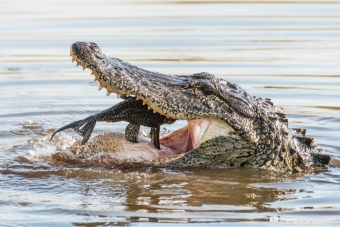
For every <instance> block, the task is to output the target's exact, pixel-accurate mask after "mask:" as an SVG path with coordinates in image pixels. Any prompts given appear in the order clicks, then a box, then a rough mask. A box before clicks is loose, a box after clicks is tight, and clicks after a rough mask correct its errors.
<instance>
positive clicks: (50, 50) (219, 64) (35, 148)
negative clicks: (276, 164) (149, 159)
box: [0, 0, 340, 226]
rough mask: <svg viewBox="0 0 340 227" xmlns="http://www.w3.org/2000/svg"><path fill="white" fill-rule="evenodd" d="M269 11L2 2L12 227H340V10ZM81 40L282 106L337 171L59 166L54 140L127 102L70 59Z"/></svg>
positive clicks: (0, 204) (0, 145)
mask: <svg viewBox="0 0 340 227" xmlns="http://www.w3.org/2000/svg"><path fill="white" fill-rule="evenodd" d="M258 2H259V1H252V0H249V1H228V0H225V1H223V0H221V1H212V2H211V3H207V2H205V1H191V0H188V1H184V2H183V1H171V0H169V1H167V0H165V1H153V0H150V1H147V0H145V1H144V0H136V1H132V0H131V1H109V0H100V1H85V0H82V1H79V0H77V1H42V0H41V1H38V0H33V1H24V0H21V1H6V0H0V21H1V22H0V210H1V212H0V225H1V226H6V225H8V226H130V225H131V226H189V225H190V226H192V225H194V226H223V225H225V224H227V222H230V223H228V224H232V225H237V226H244V225H254V226H255V225H265V226H266V225H269V224H270V223H269V222H279V223H281V222H285V223H287V222H288V223H290V222H295V224H298V225H304V224H307V222H308V225H310V226H320V225H323V226H325V225H334V226H337V225H338V224H339V223H338V222H339V221H340V196H339V192H340V171H339V167H340V142H339V141H340V135H339V132H340V119H339V117H340V104H339V100H340V2H338V1H304V0H300V1H293V0H292V1H285V2H286V3H284V2H283V1H261V3H258ZM287 2H288V3H287ZM310 2H312V3H310ZM75 41H95V42H97V43H98V44H99V46H101V47H102V49H103V51H104V53H106V54H107V55H108V56H112V57H118V58H121V59H123V60H125V61H128V62H131V63H133V64H135V65H138V66H140V67H143V68H146V69H149V70H153V71H159V72H163V73H168V74H187V75H189V74H193V73H196V72H202V71H206V72H210V73H213V74H215V75H216V76H219V77H222V78H224V79H227V80H229V81H232V82H234V83H237V84H239V85H241V86H242V87H243V88H245V89H246V90H247V91H248V92H249V93H250V94H253V95H256V96H260V97H270V98H272V100H273V101H274V103H275V104H276V105H278V106H282V107H284V109H285V111H286V113H287V116H288V118H289V124H290V126H291V127H303V128H306V129H307V131H308V134H309V135H311V136H313V137H314V138H315V143H316V144H317V145H318V146H320V147H321V148H322V149H323V152H324V153H325V154H329V155H331V156H332V159H333V160H332V166H331V167H330V168H329V171H328V172H324V173H317V174H293V175H285V174H277V173H271V172H263V171H253V170H252V171H249V170H246V169H231V170H197V169H195V170H191V169H186V170H169V169H138V170H121V169H102V168H88V167H82V166H65V165H61V164H55V163H51V162H50V161H49V158H48V157H49V156H50V155H51V154H53V152H55V151H56V148H55V146H54V144H53V143H51V142H46V141H43V140H44V137H45V136H47V135H50V133H51V132H52V131H54V130H55V129H57V128H59V127H61V126H62V125H65V124H67V123H69V122H72V121H75V120H78V119H82V118H84V117H86V116H88V115H90V114H93V113H95V112H98V111H101V110H103V109H106V108H108V107H110V106H112V105H113V104H115V103H117V102H118V99H117V98H116V97H114V95H111V96H109V97H106V95H105V91H101V92H98V91H97V86H98V84H97V83H96V82H93V76H90V71H88V70H85V71H82V70H81V69H80V68H79V67H78V68H77V67H75V64H74V63H71V58H70V56H69V46H70V45H71V44H72V43H73V42H75ZM29 118H31V119H32V120H33V122H34V123H33V125H30V123H29ZM185 124H186V123H185V122H180V121H178V122H176V123H175V124H173V125H171V126H167V129H168V130H170V131H173V130H175V129H177V128H179V127H181V126H183V125H185ZM125 125H126V123H123V122H122V123H115V124H106V123H100V124H97V126H96V130H103V131H116V132H120V131H123V130H124V127H125ZM72 136H76V135H75V134H72V133H71V132H69V134H66V135H65V137H67V138H72ZM193 223H195V224H193ZM285 223H281V224H285Z"/></svg>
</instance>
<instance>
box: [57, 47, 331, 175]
mask: <svg viewBox="0 0 340 227" xmlns="http://www.w3.org/2000/svg"><path fill="white" fill-rule="evenodd" d="M71 56H72V60H75V61H76V62H77V65H81V66H82V67H85V68H88V69H90V70H91V72H92V74H93V75H94V77H95V80H97V81H98V82H99V84H100V86H99V90H100V89H101V88H105V89H106V90H107V95H109V94H111V93H115V94H117V95H121V98H123V99H124V101H122V102H120V103H118V104H116V105H115V106H112V107H110V108H109V109H106V110H104V111H101V112H99V113H98V114H95V115H91V116H89V117H87V118H85V119H83V120H78V121H75V122H72V123H70V124H68V125H66V126H64V127H62V128H60V129H58V130H57V131H56V132H55V133H54V134H53V135H52V137H53V136H54V135H55V134H56V133H57V132H60V131H62V130H64V129H67V128H72V129H74V130H75V131H76V132H77V133H78V134H80V135H81V136H82V137H83V140H82V142H78V143H76V144H74V145H72V146H71V148H70V150H69V151H65V152H58V153H56V154H55V155H54V158H55V159H56V160H62V161H67V162H72V163H77V162H79V163H87V164H94V165H97V164H101V165H105V166H108V167H112V166H122V167H141V166H155V167H169V168H183V167H184V168H185V167H204V168H231V167H248V168H256V169H265V170H278V171H290V172H294V171H296V172H301V171H319V170H327V165H328V164H329V161H330V156H328V155H325V154H321V153H320V151H319V149H316V147H315V146H314V145H313V142H314V139H313V138H312V137H309V136H306V130H305V129H302V128H295V129H293V128H289V127H288V119H287V118H286V115H285V113H284V111H283V109H282V108H281V107H277V106H275V105H274V103H273V101H272V100H271V99H269V98H266V99H262V98H259V97H255V96H251V95H249V94H248V93H247V92H246V91H245V90H244V89H242V88H241V87H240V86H238V85H237V84H234V83H231V82H229V81H226V80H223V79H221V78H217V77H215V76H214V75H212V74H209V73H205V72H203V73H196V74H192V75H189V76H172V75H166V74H161V73H156V72H151V71H147V70H144V69H141V68H138V67H136V66H133V65H130V64H129V63H127V62H124V61H122V60H120V59H117V58H111V57H108V56H106V55H104V54H103V53H102V51H101V49H100V48H99V47H98V45H97V44H96V43H93V42H76V43H74V44H73V45H72V46H71ZM176 120H186V121H187V122H188V125H187V126H186V127H184V128H182V129H178V130H177V131H175V132H173V133H171V134H170V135H167V136H164V137H159V131H160V130H159V128H160V126H161V125H162V124H172V123H173V122H174V121H176ZM100 121H106V122H117V121H127V122H129V124H128V126H127V128H126V130H125V134H117V133H113V134H112V133H111V134H103V135H98V136H96V137H94V138H92V139H91V140H89V138H90V135H91V134H92V131H93V129H94V127H95V124H96V122H100ZM140 125H144V126H147V127H151V134H150V136H151V142H149V141H148V140H145V139H143V138H138V134H139V126H140ZM88 140H89V141H88ZM77 144H78V145H77ZM80 144H82V145H80Z"/></svg>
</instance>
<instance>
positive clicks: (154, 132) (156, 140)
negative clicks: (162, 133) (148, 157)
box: [150, 126, 161, 150]
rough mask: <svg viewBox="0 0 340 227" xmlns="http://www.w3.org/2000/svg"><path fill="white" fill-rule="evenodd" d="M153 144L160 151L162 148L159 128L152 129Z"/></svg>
mask: <svg viewBox="0 0 340 227" xmlns="http://www.w3.org/2000/svg"><path fill="white" fill-rule="evenodd" d="M150 137H151V142H152V143H153V144H154V145H155V147H156V148H157V149H158V150H160V149H161V146H160V144H159V126H157V127H151V131H150Z"/></svg>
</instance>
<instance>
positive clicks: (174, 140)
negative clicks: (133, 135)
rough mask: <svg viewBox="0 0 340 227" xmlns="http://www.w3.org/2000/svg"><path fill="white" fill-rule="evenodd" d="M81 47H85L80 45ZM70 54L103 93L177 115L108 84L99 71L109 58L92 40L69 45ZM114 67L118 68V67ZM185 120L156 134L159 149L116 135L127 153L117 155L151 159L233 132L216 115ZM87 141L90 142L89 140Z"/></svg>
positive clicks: (186, 149) (183, 150)
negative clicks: (91, 76)
mask: <svg viewBox="0 0 340 227" xmlns="http://www.w3.org/2000/svg"><path fill="white" fill-rule="evenodd" d="M82 47H83V48H88V49H81V48H82ZM90 52H91V53H90ZM70 56H71V57H72V62H74V61H76V63H77V66H78V65H80V66H82V67H83V69H84V70H85V69H86V68H88V69H90V70H91V71H92V75H94V77H95V81H98V82H99V84H100V85H99V89H98V90H101V89H102V88H106V89H107V96H109V95H110V94H111V93H116V94H117V95H118V96H120V95H124V96H125V97H131V96H132V97H133V98H134V99H136V100H142V101H143V104H144V105H147V106H148V109H152V110H153V112H154V113H159V114H161V115H164V116H166V117H168V119H169V121H171V120H175V119H178V118H177V116H173V115H171V114H169V113H164V112H163V111H162V110H161V109H160V108H158V106H157V105H154V103H153V102H152V100H151V101H150V99H147V98H146V97H145V96H143V95H140V94H138V92H136V91H134V89H125V90H124V89H115V88H116V87H115V86H111V84H110V78H106V75H103V74H102V73H103V71H104V72H105V69H103V65H105V64H106V63H110V61H111V60H112V59H110V58H107V57H106V56H105V55H104V54H102V53H101V50H100V48H99V47H98V46H97V45H96V44H95V43H85V42H84V43H83V42H77V43H74V44H73V45H72V46H71V48H70ZM91 59H92V61H91ZM98 62H100V64H98ZM117 70H120V69H119V68H118V69H117ZM129 73H131V72H129ZM132 73H133V72H132ZM123 79H124V80H128V79H129V77H128V76H127V77H124V78H123ZM186 120H187V122H188V125H187V126H185V127H183V128H181V129H178V130H176V131H175V132H173V133H171V134H169V135H166V136H163V137H161V138H160V140H159V142H160V145H161V146H160V149H156V148H155V147H154V146H153V144H152V143H151V142H150V143H148V142H147V141H146V140H140V141H139V143H138V144H136V143H129V142H128V141H126V140H125V139H124V138H120V139H121V140H122V141H120V142H123V141H124V142H123V143H124V144H123V147H124V149H123V150H125V151H126V152H127V153H128V154H124V153H125V152H121V151H120V152H119V153H120V155H121V156H122V157H125V156H129V157H130V158H132V157H134V158H135V159H139V158H142V159H143V158H144V159H148V160H150V159H151V160H155V159H159V158H165V157H169V156H172V155H177V154H183V153H186V152H189V151H191V150H193V149H195V148H197V147H198V146H199V145H200V144H202V143H203V142H204V141H207V140H209V139H211V138H214V137H217V136H221V135H224V136H227V134H229V133H230V132H233V134H234V130H233V129H232V128H231V127H230V126H229V125H228V124H227V123H226V122H224V121H222V120H220V119H219V118H217V117H205V118H200V119H192V120H190V119H186ZM111 136H112V135H111ZM99 138H100V137H99ZM101 140H105V138H104V137H102V138H101ZM95 142H96V143H97V142H100V141H98V140H96V141H95ZM89 143H91V141H90V142H89ZM104 143H105V142H104ZM114 146H117V144H114ZM121 147H122V146H121ZM112 149H113V148H112ZM113 150H114V149H113ZM134 154H135V155H134ZM117 155H118V154H116V157H117ZM118 157H119V155H118Z"/></svg>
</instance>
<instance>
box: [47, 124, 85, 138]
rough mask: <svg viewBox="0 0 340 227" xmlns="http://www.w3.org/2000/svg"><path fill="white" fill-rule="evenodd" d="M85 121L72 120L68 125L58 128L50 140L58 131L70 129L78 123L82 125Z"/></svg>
mask: <svg viewBox="0 0 340 227" xmlns="http://www.w3.org/2000/svg"><path fill="white" fill-rule="evenodd" d="M82 122H83V120H80V121H75V122H72V123H70V124H68V125H65V126H64V127H61V128H60V129H58V130H57V131H55V132H54V133H53V134H52V136H51V139H50V141H51V140H52V139H53V137H54V136H55V134H57V133H58V132H61V131H64V130H65V129H68V128H73V129H74V128H75V127H77V126H78V125H80V124H81V123H82Z"/></svg>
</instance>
